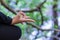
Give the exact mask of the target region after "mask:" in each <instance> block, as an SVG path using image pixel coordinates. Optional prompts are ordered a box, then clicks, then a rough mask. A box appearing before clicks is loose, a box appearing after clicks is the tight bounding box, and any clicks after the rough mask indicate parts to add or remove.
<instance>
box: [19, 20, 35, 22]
mask: <svg viewBox="0 0 60 40" xmlns="http://www.w3.org/2000/svg"><path fill="white" fill-rule="evenodd" d="M20 22H35V21H34V20H32V19H20Z"/></svg>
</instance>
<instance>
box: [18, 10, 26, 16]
mask: <svg viewBox="0 0 60 40" xmlns="http://www.w3.org/2000/svg"><path fill="white" fill-rule="evenodd" d="M17 15H23V16H26V14H25V13H24V12H22V11H20V12H18V14H17Z"/></svg>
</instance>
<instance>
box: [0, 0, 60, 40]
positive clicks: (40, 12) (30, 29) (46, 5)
mask: <svg viewBox="0 0 60 40" xmlns="http://www.w3.org/2000/svg"><path fill="white" fill-rule="evenodd" d="M4 1H5V3H6V4H7V5H8V7H10V8H12V9H13V10H15V11H16V12H17V10H22V11H23V12H24V13H25V14H26V15H27V16H30V18H31V19H33V20H35V22H33V23H32V24H34V25H36V26H38V28H41V30H38V28H36V27H34V26H32V25H29V24H27V23H24V24H21V23H19V24H16V25H17V26H19V27H20V28H21V30H22V37H21V40H54V39H53V37H52V38H51V36H52V34H54V33H55V31H57V34H58V32H60V31H58V28H60V27H59V26H60V0H4ZM36 8H37V9H36ZM33 9H36V10H35V11H34V10H33ZM30 10H31V11H30ZM0 11H1V12H3V13H4V14H5V15H7V16H10V17H11V18H13V17H14V16H15V14H13V13H12V12H11V11H9V10H8V9H6V8H5V7H4V6H3V5H1V4H0ZM27 11H28V12H27ZM49 29H52V31H51V30H50V31H48V30H49ZM55 29H57V30H55ZM44 30H46V31H44ZM34 32H35V33H34ZM49 33H50V34H49ZM31 35H33V36H31ZM48 35H49V36H48ZM54 35H55V36H56V34H54ZM57 36H58V35H57ZM31 37H32V38H31ZM44 37H45V38H44ZM47 38H48V39H47ZM56 40H59V38H57V39H56Z"/></svg>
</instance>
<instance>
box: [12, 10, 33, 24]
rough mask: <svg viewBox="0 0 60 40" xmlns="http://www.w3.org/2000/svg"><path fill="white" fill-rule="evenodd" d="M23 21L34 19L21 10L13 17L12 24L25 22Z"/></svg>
mask: <svg viewBox="0 0 60 40" xmlns="http://www.w3.org/2000/svg"><path fill="white" fill-rule="evenodd" d="M23 22H34V20H32V19H30V17H29V16H26V14H25V13H23V12H21V11H20V12H19V13H17V15H16V16H15V17H14V18H13V20H12V24H17V23H23Z"/></svg>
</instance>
